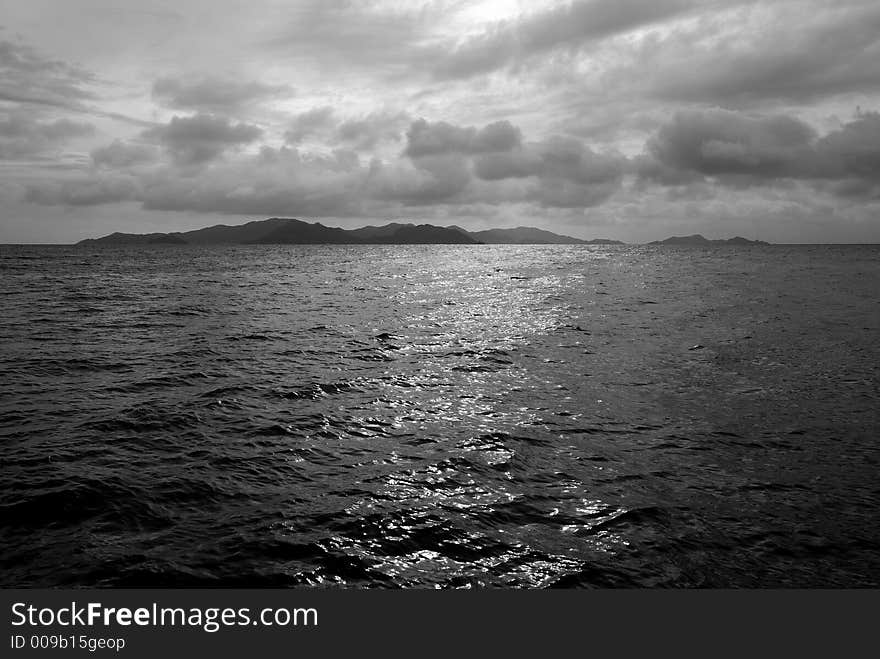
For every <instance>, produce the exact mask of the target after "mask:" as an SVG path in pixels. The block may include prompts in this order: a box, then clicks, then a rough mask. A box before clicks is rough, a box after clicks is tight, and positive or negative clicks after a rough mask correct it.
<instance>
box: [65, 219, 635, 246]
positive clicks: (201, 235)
mask: <svg viewBox="0 0 880 659" xmlns="http://www.w3.org/2000/svg"><path fill="white" fill-rule="evenodd" d="M480 244H486V245H623V244H624V243H622V242H620V241H619V240H608V239H604V238H600V239H597V240H582V239H580V238H573V237H571V236H563V235H560V234H556V233H553V232H551V231H545V230H543V229H536V228H534V227H516V228H514V229H486V230H484V231H467V230H465V229H462V228H461V227H458V226H448V227H441V226H434V225H432V224H412V223H410V224H401V223H397V222H392V223H390V224H385V225H382V226H365V227H361V228H359V229H341V228H339V227H328V226H325V225H323V224H321V223H320V222H304V221H303V220H297V219H294V218H281V217H273V218H269V219H268V220H255V221H253V222H247V223H246V224H239V225H225V224H218V225H216V226H212V227H207V228H204V229H195V230H193V231H185V232H173V233H146V234H137V233H112V234H110V235H109V236H103V237H102V238H88V239H86V240H81V241H80V242H78V243H77V245H81V246H92V247H100V246H111V247H112V246H137V245H157V246H158V245H480Z"/></svg>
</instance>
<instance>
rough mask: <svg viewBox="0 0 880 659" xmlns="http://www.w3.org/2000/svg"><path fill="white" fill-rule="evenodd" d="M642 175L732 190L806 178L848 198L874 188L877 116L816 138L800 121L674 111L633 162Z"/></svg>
mask: <svg viewBox="0 0 880 659" xmlns="http://www.w3.org/2000/svg"><path fill="white" fill-rule="evenodd" d="M635 168H636V170H637V171H638V173H639V174H640V176H641V177H642V178H645V179H650V180H653V181H655V182H659V183H662V184H666V185H676V184H682V183H687V182H691V181H694V180H699V179H701V178H702V179H705V178H712V179H715V180H717V181H719V182H721V183H728V184H731V185H736V186H741V185H766V184H768V183H770V182H773V181H779V180H783V179H791V180H804V181H810V182H812V183H813V184H814V185H817V186H819V187H822V188H823V189H826V190H829V191H831V192H834V193H835V194H839V195H847V196H873V195H875V194H876V192H877V188H878V186H880V114H878V113H875V112H867V113H863V114H860V115H858V116H857V117H856V118H855V119H854V120H852V121H850V122H848V123H846V124H844V125H842V126H841V127H840V128H839V129H837V130H833V131H830V132H829V133H827V134H826V135H824V136H822V137H819V136H818V134H817V132H816V131H815V130H814V129H813V128H812V127H810V126H809V125H807V124H806V123H804V122H803V121H800V120H799V119H796V118H793V117H788V116H785V115H774V116H761V115H748V114H744V113H739V112H731V111H727V110H720V109H716V110H706V111H691V112H682V113H678V114H677V115H676V116H675V117H674V118H673V119H672V121H671V122H670V123H668V124H667V125H665V126H663V127H662V128H660V130H658V131H657V133H656V135H654V137H652V138H651V139H650V140H649V141H648V144H647V148H646V155H645V156H644V157H642V158H640V159H637V160H636V161H635Z"/></svg>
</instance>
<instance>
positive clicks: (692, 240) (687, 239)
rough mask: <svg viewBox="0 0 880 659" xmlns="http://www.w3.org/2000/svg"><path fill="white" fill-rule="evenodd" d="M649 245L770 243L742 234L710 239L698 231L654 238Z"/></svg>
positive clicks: (699, 245) (702, 245)
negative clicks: (686, 234)
mask: <svg viewBox="0 0 880 659" xmlns="http://www.w3.org/2000/svg"><path fill="white" fill-rule="evenodd" d="M648 244H649V245H692V246H696V247H711V246H713V245H769V244H770V243H767V242H764V241H763V240H749V239H748V238H743V237H742V236H736V237H735V238H727V239H721V240H710V239H708V238H704V237H703V236H701V235H700V234H698V233H695V234H694V235H692V236H671V237H670V238H666V239H665V240H655V241H653V242H650V243H648Z"/></svg>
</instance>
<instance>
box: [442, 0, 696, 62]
mask: <svg viewBox="0 0 880 659" xmlns="http://www.w3.org/2000/svg"><path fill="white" fill-rule="evenodd" d="M694 5H695V3H693V2H690V1H688V0H655V1H654V2H644V1H643V0H585V1H580V2H570V3H566V4H563V5H561V6H556V7H553V8H550V9H544V10H542V11H538V12H535V13H533V14H529V15H526V16H524V17H521V18H519V19H516V20H510V21H505V22H501V23H497V24H495V25H493V26H491V27H489V28H488V29H486V30H485V31H484V32H482V33H481V34H478V35H476V36H472V37H468V38H466V39H465V40H464V41H462V42H461V43H460V44H459V45H458V46H457V47H456V48H455V49H454V50H452V51H451V52H449V53H448V54H445V56H444V55H441V54H440V53H437V59H436V63H435V65H434V68H433V72H434V75H435V76H436V77H437V78H441V79H443V78H466V77H470V76H474V75H478V74H483V73H489V72H491V71H494V70H497V69H499V68H502V67H504V66H507V65H509V64H512V63H515V62H519V61H521V60H524V59H526V58H528V57H531V56H533V55H538V54H542V53H547V52H548V51H552V50H554V49H558V48H563V47H569V48H570V47H580V46H583V45H585V44H588V43H592V42H596V41H598V40H601V39H604V38H607V37H610V36H614V35H617V34H621V33H624V32H629V31H631V30H635V29H637V28H640V27H644V26H646V25H651V24H654V23H657V22H660V21H663V20H668V19H670V18H674V17H676V16H678V15H680V14H682V13H684V12H686V11H689V10H690V9H692V8H693V7H694Z"/></svg>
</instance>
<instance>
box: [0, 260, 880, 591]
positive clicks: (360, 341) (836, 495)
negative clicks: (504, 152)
mask: <svg viewBox="0 0 880 659" xmlns="http://www.w3.org/2000/svg"><path fill="white" fill-rule="evenodd" d="M0 277H2V317H0V346H2V353H0V445H2V471H0V574H2V584H0V585H3V586H37V585H50V586H56V585H90V586H91V585H100V586H212V585H226V586H288V585H290V586H293V585H308V584H331V585H332V584H340V585H349V586H423V587H424V586H427V587H434V586H440V587H461V586H479V585H492V586H523V587H538V586H789V585H792V586H794V585H796V586H862V585H874V586H876V585H878V584H880V530H878V524H877V520H878V519H880V514H878V513H880V478H878V450H877V448H878V430H880V423H878V421H880V419H878V411H877V410H878V406H880V405H878V403H880V341H878V338H880V332H878V330H880V304H878V291H880V248H877V247H827V246H826V247H821V246H820V247H783V246H775V247H764V248H744V249H740V248H736V249H734V248H726V249H697V248H681V249H674V248H652V247H586V246H552V247H539V246H527V247H520V246H474V247H464V246H451V247H446V246H412V247H401V246H393V247H347V246H302V247H300V246H291V247H229V248H222V247H221V248H203V249H202V248H187V247H163V248H156V249H150V248H138V249H129V250H126V249H106V248H105V249H94V248H93V249H84V248H61V247H8V246H7V247H0ZM697 345H699V346H702V348H698V349H690V348H693V347H695V346H697Z"/></svg>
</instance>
